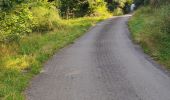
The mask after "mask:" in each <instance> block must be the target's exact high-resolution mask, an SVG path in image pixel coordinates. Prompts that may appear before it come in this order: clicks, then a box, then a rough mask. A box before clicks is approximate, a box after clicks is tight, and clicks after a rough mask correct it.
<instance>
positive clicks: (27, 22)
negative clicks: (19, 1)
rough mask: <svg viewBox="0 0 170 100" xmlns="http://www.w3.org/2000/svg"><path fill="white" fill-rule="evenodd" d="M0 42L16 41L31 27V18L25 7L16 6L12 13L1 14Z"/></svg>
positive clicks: (28, 31)
mask: <svg viewBox="0 0 170 100" xmlns="http://www.w3.org/2000/svg"><path fill="white" fill-rule="evenodd" d="M0 24H1V25H0V42H5V43H9V42H11V41H18V40H19V39H20V38H21V37H22V36H23V35H24V34H27V33H30V32H31V31H32V30H31V28H32V27H33V16H32V13H31V12H30V11H29V9H28V6H27V5H22V6H17V7H16V8H15V9H14V10H13V11H10V12H1V15H0Z"/></svg>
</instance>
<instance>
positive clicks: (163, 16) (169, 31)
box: [129, 4, 170, 70]
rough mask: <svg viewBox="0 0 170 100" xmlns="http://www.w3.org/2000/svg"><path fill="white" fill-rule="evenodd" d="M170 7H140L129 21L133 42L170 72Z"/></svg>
mask: <svg viewBox="0 0 170 100" xmlns="http://www.w3.org/2000/svg"><path fill="white" fill-rule="evenodd" d="M169 16H170V6H169V5H168V4H167V5H162V6H161V7H160V8H156V9H153V8H151V7H142V8H140V9H139V10H137V11H136V12H135V14H134V16H133V17H132V18H131V20H130V21H129V28H130V30H131V33H132V37H133V39H134V41H135V42H137V43H139V44H140V45H141V46H142V47H143V49H144V51H145V52H146V53H148V54H150V55H151V56H152V57H153V58H154V59H155V60H156V61H158V62H159V63H160V64H162V65H164V66H166V68H167V69H169V70H170V17H169Z"/></svg>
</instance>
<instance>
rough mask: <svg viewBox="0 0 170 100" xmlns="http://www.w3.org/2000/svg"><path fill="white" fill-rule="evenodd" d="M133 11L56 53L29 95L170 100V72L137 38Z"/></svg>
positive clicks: (49, 99)
mask: <svg viewBox="0 0 170 100" xmlns="http://www.w3.org/2000/svg"><path fill="white" fill-rule="evenodd" d="M129 18H130V15H129V16H128V15H125V16H120V17H115V18H111V19H108V20H106V21H103V22H101V23H98V24H97V25H96V26H95V27H93V28H92V29H90V30H89V31H88V32H87V34H85V35H84V36H83V37H81V38H80V39H78V40H77V41H76V42H75V43H74V44H73V45H71V46H69V47H66V48H64V49H63V50H62V51H60V52H59V53H57V54H56V55H54V57H53V58H52V59H51V60H49V61H48V62H47V63H46V64H45V67H44V71H43V72H42V73H41V74H39V75H38V76H37V77H35V78H34V79H33V81H32V82H31V86H30V87H29V88H28V89H27V91H26V94H27V99H28V100H170V77H169V76H168V75H167V74H166V73H165V72H164V71H162V70H160V69H159V68H158V67H156V66H157V65H156V64H154V63H153V62H152V61H150V60H148V59H147V57H146V55H145V54H144V53H142V52H141V51H140V50H138V49H137V48H136V46H135V45H134V44H133V43H132V41H131V39H130V36H129V30H128V26H127V21H128V19H129Z"/></svg>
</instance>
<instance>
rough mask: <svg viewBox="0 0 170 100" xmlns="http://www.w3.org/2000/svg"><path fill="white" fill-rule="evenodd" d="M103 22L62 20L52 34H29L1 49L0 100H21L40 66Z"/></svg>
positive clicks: (97, 19) (86, 19)
mask: <svg viewBox="0 0 170 100" xmlns="http://www.w3.org/2000/svg"><path fill="white" fill-rule="evenodd" d="M103 19H104V18H102V17H100V18H99V17H96V18H95V17H93V18H90V17H87V18H79V19H70V20H63V21H62V23H61V25H58V26H57V27H56V28H55V29H54V31H51V32H46V33H31V34H29V35H28V36H27V37H24V38H23V39H21V40H20V42H19V44H12V45H8V46H5V45H4V46H2V45H1V48H0V49H1V50H3V53H0V55H1V58H0V99H2V100H24V99H25V96H24V95H23V91H24V90H25V88H26V86H27V85H28V83H29V81H30V79H31V78H32V76H34V75H36V74H38V73H39V72H40V70H41V68H42V65H43V63H44V62H45V61H47V60H48V59H49V57H51V56H52V55H53V54H54V53H55V52H57V51H58V50H59V49H60V48H63V47H64V46H66V45H68V44H70V43H73V41H74V40H75V39H76V38H78V37H80V36H81V35H83V34H84V33H85V32H86V31H87V30H88V28H89V27H91V26H93V25H95V23H96V22H98V21H101V20H103Z"/></svg>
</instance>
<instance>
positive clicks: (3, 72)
mask: <svg viewBox="0 0 170 100" xmlns="http://www.w3.org/2000/svg"><path fill="white" fill-rule="evenodd" d="M132 3H134V4H135V5H136V8H135V9H136V10H137V11H136V12H135V13H134V16H133V17H132V19H131V20H130V21H129V27H130V30H131V32H132V36H133V38H134V41H136V42H137V43H139V44H141V45H142V47H143V48H144V50H145V52H146V53H149V54H151V55H152V56H153V57H154V58H155V59H156V60H158V61H159V62H160V63H161V64H163V65H165V66H168V68H170V66H169V65H170V52H169V51H170V37H169V33H170V17H169V16H170V3H169V0H0V100H1V99H2V100H24V99H25V96H24V94H23V91H24V90H25V89H26V87H27V86H28V84H29V81H30V80H31V79H32V77H33V76H35V75H37V74H39V73H40V71H41V68H42V66H43V63H44V62H45V61H47V60H48V59H49V58H50V57H51V56H52V55H53V54H54V53H55V52H56V51H58V50H59V49H61V48H63V47H65V46H66V45H68V44H71V43H73V42H74V40H75V39H76V38H78V37H80V36H81V35H83V33H85V32H86V31H87V30H88V29H89V28H90V27H91V26H94V25H95V24H96V23H97V22H99V21H102V20H104V19H107V18H110V17H112V16H120V15H124V14H128V13H130V6H131V4H132ZM155 16H156V17H155ZM154 33H157V34H154Z"/></svg>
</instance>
